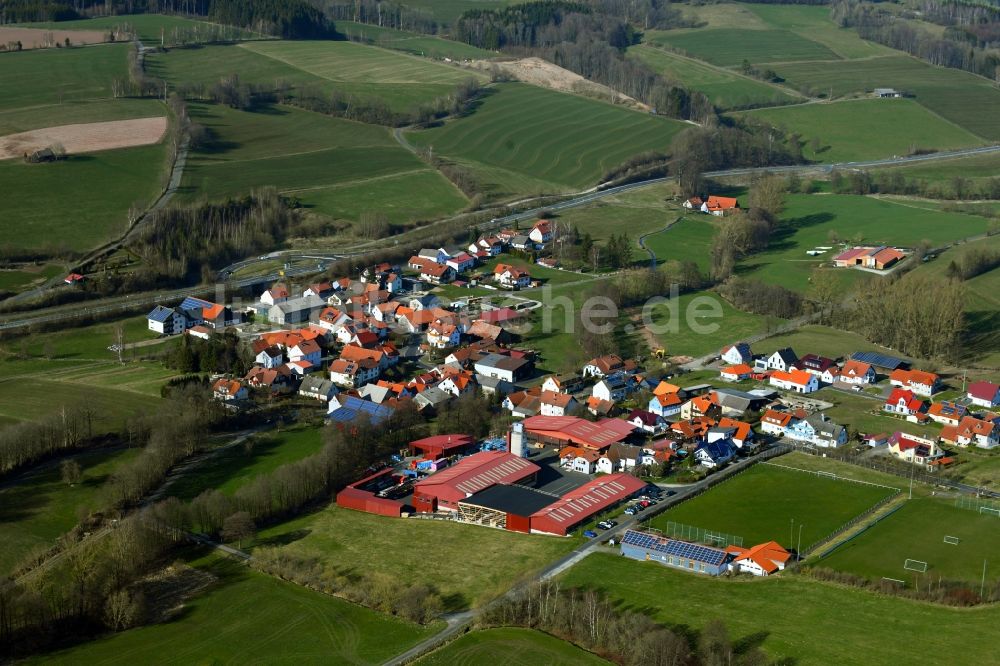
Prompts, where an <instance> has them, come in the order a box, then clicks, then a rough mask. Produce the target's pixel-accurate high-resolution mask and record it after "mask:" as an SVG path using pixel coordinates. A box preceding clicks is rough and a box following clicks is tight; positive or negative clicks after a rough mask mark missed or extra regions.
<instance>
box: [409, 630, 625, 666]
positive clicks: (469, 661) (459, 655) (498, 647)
mask: <svg viewBox="0 0 1000 666" xmlns="http://www.w3.org/2000/svg"><path fill="white" fill-rule="evenodd" d="M498 655H503V657H502V658H503V662H504V663H505V664H510V666H538V664H546V666H576V665H577V664H607V663H608V662H606V661H605V660H603V659H601V658H600V657H598V656H597V655H595V654H593V653H591V652H587V651H586V650H582V649H580V648H578V647H576V646H575V645H573V644H571V643H567V642H566V641H563V640H559V639H558V638H555V637H554V636H549V635H548V634H543V633H542V632H540V631H533V630H531V629H518V628H513V627H504V628H501V629H481V630H479V631H471V632H469V633H467V634H465V635H464V636H462V637H461V638H459V639H456V640H454V641H452V642H451V643H448V644H447V645H445V646H444V647H442V648H440V649H438V650H435V651H434V652H431V653H430V654H428V655H427V656H425V657H422V658H421V659H418V660H417V662H416V663H417V664H419V665H420V666H437V665H439V664H440V665H441V666H480V665H481V666H492V665H493V664H495V663H496V661H497V657H498Z"/></svg>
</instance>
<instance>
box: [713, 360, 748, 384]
mask: <svg viewBox="0 0 1000 666" xmlns="http://www.w3.org/2000/svg"><path fill="white" fill-rule="evenodd" d="M751 375H753V368H751V367H750V366H749V365H747V364H746V363H740V364H738V365H730V366H727V367H725V368H722V369H721V370H719V377H720V378H722V379H723V380H725V381H727V382H741V381H743V380H744V379H750V376H751Z"/></svg>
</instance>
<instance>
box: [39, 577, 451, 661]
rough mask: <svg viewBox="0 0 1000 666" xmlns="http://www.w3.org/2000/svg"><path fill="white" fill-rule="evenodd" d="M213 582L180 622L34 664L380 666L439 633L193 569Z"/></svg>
mask: <svg viewBox="0 0 1000 666" xmlns="http://www.w3.org/2000/svg"><path fill="white" fill-rule="evenodd" d="M194 566H196V567H197V568H199V569H202V570H204V571H207V572H209V573H211V574H213V575H215V576H217V577H218V581H217V582H216V583H215V584H214V585H213V587H211V588H210V589H209V590H208V591H206V592H204V593H202V594H200V595H198V596H197V597H195V598H194V599H191V600H190V601H187V602H186V603H185V608H184V611H183V612H182V613H181V614H180V615H179V616H178V618H177V619H175V620H173V621H171V622H165V623H163V624H154V625H150V626H146V627H141V628H138V629H133V630H131V631H126V632H122V633H120V634H113V635H110V636H108V637H106V638H101V639H98V640H95V641H92V642H89V643H84V644H81V645H79V646H77V647H73V648H69V649H66V650H62V651H60V652H55V653H52V654H48V655H45V656H44V657H42V658H39V659H38V661H39V662H41V661H44V662H45V663H55V664H80V663H89V664H135V663H142V664H176V663H193V662H196V663H230V664H235V663H247V662H256V663H296V664H329V663H337V664H379V663H382V662H384V661H385V660H387V659H389V658H390V657H392V656H394V655H396V654H398V653H400V652H403V651H405V650H406V649H408V648H409V647H410V646H412V645H414V644H415V643H417V642H418V641H420V640H422V639H424V638H426V637H427V636H430V635H431V634H433V633H434V632H435V631H437V630H438V629H439V627H438V626H436V625H431V626H428V627H421V626H418V625H413V624H409V623H406V622H403V621H401V620H397V619H395V618H392V617H389V616H387V615H383V614H381V613H377V612H375V611H372V610H369V609H367V608H363V607H361V606H357V605H354V604H351V603H348V602H346V601H342V600H340V599H336V598H334V597H330V596H327V595H324V594H320V593H318V592H313V591H311V590H307V589H305V588H303V587H299V586H297V585H293V584H291V583H285V582H283V581H280V580H278V579H276V578H271V577H269V576H264V575H262V574H258V573H255V572H253V571H250V570H249V569H247V568H246V567H245V566H242V565H240V564H237V563H235V562H233V561H231V560H223V559H221V558H217V557H208V558H205V559H203V560H199V561H196V562H195V563H194Z"/></svg>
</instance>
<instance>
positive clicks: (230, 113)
mask: <svg viewBox="0 0 1000 666" xmlns="http://www.w3.org/2000/svg"><path fill="white" fill-rule="evenodd" d="M191 115H192V117H193V118H194V119H195V120H196V121H197V122H199V123H202V124H203V125H204V126H205V127H207V128H209V130H210V131H211V133H212V141H211V142H210V143H209V144H207V145H205V146H203V147H201V148H199V149H198V150H196V151H194V152H193V153H192V154H191V156H190V158H189V160H188V166H187V168H186V169H185V171H184V180H183V182H182V185H181V188H180V191H179V196H180V197H181V198H182V199H186V200H196V199H200V198H210V199H217V198H221V197H225V196H236V195H240V194H243V193H245V192H248V191H249V190H251V189H253V188H255V187H264V186H272V187H276V188H278V190H280V191H281V192H283V193H286V194H288V195H290V196H294V197H295V198H297V199H299V200H300V201H301V202H302V203H303V204H304V205H305V206H307V207H308V208H309V209H310V210H312V211H313V212H315V213H319V214H322V215H327V216H330V217H334V218H342V219H350V220H356V219H357V218H358V217H359V216H360V215H361V213H364V212H366V211H372V212H381V213H385V214H386V215H387V216H388V217H389V219H390V220H391V221H392V222H394V223H397V224H409V223H412V222H415V221H417V220H423V219H434V218H437V217H443V216H445V215H448V214H451V213H454V212H457V211H458V210H461V209H462V208H464V207H465V206H466V205H467V200H466V199H465V197H464V196H463V195H462V194H461V192H459V191H458V190H457V189H456V188H455V187H454V186H453V185H452V184H451V183H449V182H448V181H447V180H446V179H445V178H444V176H442V175H441V174H439V173H438V172H436V171H435V170H433V169H432V168H431V167H429V166H427V165H426V164H425V163H423V162H421V161H420V160H419V159H417V158H416V156H414V155H413V154H412V153H410V152H409V151H407V150H405V149H404V148H402V147H401V146H399V144H397V143H396V142H395V141H394V140H393V138H392V135H391V134H390V132H389V130H388V129H386V128H385V127H380V126H377V125H367V124H363V123H357V122H353V121H349V120H343V119H339V118H331V117H329V116H324V115H322V114H318V113H312V112H309V111H302V110H299V109H296V108H294V107H287V106H272V107H263V108H258V109H255V110H252V111H238V110H235V109H230V108H228V107H224V106H220V105H212V104H192V105H191Z"/></svg>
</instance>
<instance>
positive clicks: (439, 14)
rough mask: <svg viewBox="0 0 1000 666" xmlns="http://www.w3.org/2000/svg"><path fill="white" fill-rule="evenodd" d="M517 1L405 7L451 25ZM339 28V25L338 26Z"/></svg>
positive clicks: (422, 0)
mask: <svg viewBox="0 0 1000 666" xmlns="http://www.w3.org/2000/svg"><path fill="white" fill-rule="evenodd" d="M518 1H519V0H514V1H513V2H511V1H510V0H407V1H406V6H407V7H413V8H414V9H417V10H420V11H421V12H424V13H426V14H428V15H429V16H431V17H433V18H434V20H435V21H439V22H441V23H445V24H451V23H452V22H454V20H455V19H457V18H458V17H459V16H461V15H462V14H464V13H465V12H467V11H470V10H473V9H496V8H498V7H504V6H506V5H515V4H518ZM338 26H339V24H338Z"/></svg>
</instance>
